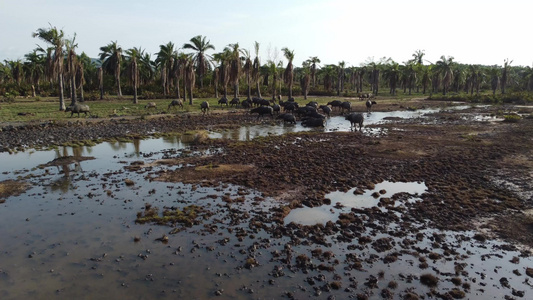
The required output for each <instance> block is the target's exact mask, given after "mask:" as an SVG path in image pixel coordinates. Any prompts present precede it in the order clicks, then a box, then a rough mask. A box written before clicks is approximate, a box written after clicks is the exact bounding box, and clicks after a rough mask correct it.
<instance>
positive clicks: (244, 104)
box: [241, 99, 253, 108]
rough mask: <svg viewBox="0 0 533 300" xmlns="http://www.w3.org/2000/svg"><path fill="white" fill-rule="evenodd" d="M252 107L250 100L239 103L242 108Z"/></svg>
mask: <svg viewBox="0 0 533 300" xmlns="http://www.w3.org/2000/svg"><path fill="white" fill-rule="evenodd" d="M252 105H253V102H252V100H251V99H246V100H243V101H242V102H241V106H242V107H243V108H250V107H252Z"/></svg>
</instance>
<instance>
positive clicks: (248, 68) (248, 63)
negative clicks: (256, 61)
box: [242, 49, 253, 100]
mask: <svg viewBox="0 0 533 300" xmlns="http://www.w3.org/2000/svg"><path fill="white" fill-rule="evenodd" d="M243 54H244V65H243V66H242V71H243V72H244V75H246V85H247V87H248V89H247V91H246V99H247V100H249V99H251V98H252V86H251V81H252V71H253V63H252V58H251V57H250V51H249V50H247V49H243Z"/></svg>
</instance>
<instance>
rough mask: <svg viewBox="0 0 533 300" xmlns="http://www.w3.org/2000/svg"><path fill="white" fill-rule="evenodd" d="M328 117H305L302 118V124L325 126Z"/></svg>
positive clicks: (306, 125)
mask: <svg viewBox="0 0 533 300" xmlns="http://www.w3.org/2000/svg"><path fill="white" fill-rule="evenodd" d="M325 122H326V119H323V118H313V117H305V118H303V119H302V126H305V127H324V124H325Z"/></svg>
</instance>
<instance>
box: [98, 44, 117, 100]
mask: <svg viewBox="0 0 533 300" xmlns="http://www.w3.org/2000/svg"><path fill="white" fill-rule="evenodd" d="M100 51H102V52H101V53H100V60H101V61H102V68H103V70H104V71H105V72H107V73H108V74H113V75H114V76H115V84H116V85H117V96H118V97H122V90H121V88H120V65H121V62H122V48H121V47H120V46H119V45H118V44H117V42H116V41H115V42H113V41H112V42H111V43H109V44H107V45H106V46H103V47H100Z"/></svg>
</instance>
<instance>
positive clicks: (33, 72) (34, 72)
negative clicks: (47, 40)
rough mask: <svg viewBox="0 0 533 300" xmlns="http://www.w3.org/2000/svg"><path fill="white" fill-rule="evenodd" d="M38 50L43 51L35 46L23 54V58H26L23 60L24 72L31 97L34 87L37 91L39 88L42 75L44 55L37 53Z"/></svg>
mask: <svg viewBox="0 0 533 300" xmlns="http://www.w3.org/2000/svg"><path fill="white" fill-rule="evenodd" d="M39 52H44V50H43V49H42V48H37V49H34V50H33V51H32V52H30V53H28V54H26V55H24V58H25V59H26V61H25V62H24V70H25V72H24V73H25V74H26V78H27V81H28V82H29V83H31V87H32V97H35V96H36V88H37V92H39V91H40V90H41V89H40V81H41V78H42V77H43V75H44V66H45V65H44V63H45V57H44V56H43V54H42V53H41V54H39Z"/></svg>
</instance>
